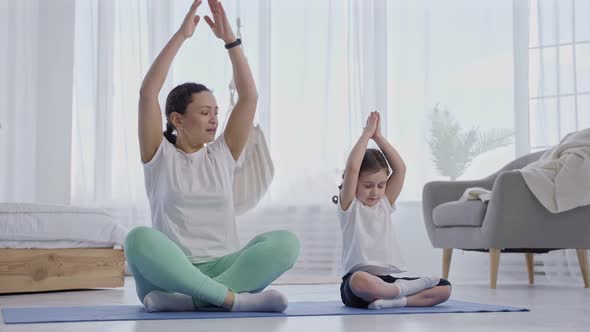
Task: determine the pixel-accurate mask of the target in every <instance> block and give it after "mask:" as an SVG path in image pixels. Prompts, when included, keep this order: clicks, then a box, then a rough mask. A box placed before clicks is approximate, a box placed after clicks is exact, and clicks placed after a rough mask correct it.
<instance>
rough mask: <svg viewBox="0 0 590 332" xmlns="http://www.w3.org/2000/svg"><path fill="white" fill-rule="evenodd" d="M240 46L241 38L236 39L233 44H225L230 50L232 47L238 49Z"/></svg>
mask: <svg viewBox="0 0 590 332" xmlns="http://www.w3.org/2000/svg"><path fill="white" fill-rule="evenodd" d="M238 45H242V40H241V39H240V38H238V39H236V41H235V42H231V43H229V44H225V49H227V50H229V49H230V48H232V47H236V46H238Z"/></svg>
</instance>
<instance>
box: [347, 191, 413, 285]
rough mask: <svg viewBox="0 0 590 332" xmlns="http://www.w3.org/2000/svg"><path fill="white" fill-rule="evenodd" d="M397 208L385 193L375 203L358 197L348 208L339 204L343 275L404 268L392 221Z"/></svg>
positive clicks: (392, 270) (395, 270) (375, 273)
mask: <svg viewBox="0 0 590 332" xmlns="http://www.w3.org/2000/svg"><path fill="white" fill-rule="evenodd" d="M394 211H395V207H394V206H391V204H390V203H389V200H388V199H387V197H386V196H384V197H383V198H382V199H381V200H379V202H377V204H375V205H373V206H367V205H364V204H363V203H362V202H361V201H359V200H358V199H357V198H356V197H355V198H354V199H353V200H352V203H351V204H350V206H349V207H348V210H346V211H344V210H342V206H341V205H340V202H339V203H338V217H339V220H340V228H341V230H342V265H343V270H344V274H348V273H353V272H357V271H364V272H368V273H371V274H373V275H389V274H392V273H400V272H404V271H405V263H404V260H403V258H402V255H401V252H400V249H399V244H398V241H397V238H396V236H395V231H394V227H393V223H392V220H391V215H392V213H393V212H394Z"/></svg>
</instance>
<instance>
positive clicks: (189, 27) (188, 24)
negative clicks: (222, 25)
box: [178, 0, 203, 38]
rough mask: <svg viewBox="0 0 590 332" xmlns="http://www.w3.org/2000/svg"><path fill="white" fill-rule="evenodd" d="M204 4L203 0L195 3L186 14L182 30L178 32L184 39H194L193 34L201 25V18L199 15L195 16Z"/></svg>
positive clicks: (196, 0)
mask: <svg viewBox="0 0 590 332" xmlns="http://www.w3.org/2000/svg"><path fill="white" fill-rule="evenodd" d="M202 2H203V1H202V0H195V1H193V4H192V5H191V8H190V9H189V11H188V13H186V16H185V17H184V20H183V21H182V25H181V26H180V29H178V32H179V33H180V34H181V35H182V36H183V37H184V38H190V37H192V35H193V33H194V32H195V29H196V28H197V24H199V21H200V20H201V17H200V16H199V15H195V13H196V12H197V8H199V6H200V5H201V3H202Z"/></svg>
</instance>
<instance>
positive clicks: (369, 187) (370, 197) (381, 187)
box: [356, 169, 387, 206]
mask: <svg viewBox="0 0 590 332" xmlns="http://www.w3.org/2000/svg"><path fill="white" fill-rule="evenodd" d="M386 183H387V171H386V170H384V169H382V170H380V171H378V172H361V173H360V174H359V181H358V183H357V186H356V198H357V199H358V200H359V201H361V202H362V203H363V204H365V205H367V206H373V205H375V204H377V203H378V202H379V200H380V199H381V198H383V196H384V195H385V185H386Z"/></svg>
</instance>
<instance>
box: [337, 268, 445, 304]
mask: <svg viewBox="0 0 590 332" xmlns="http://www.w3.org/2000/svg"><path fill="white" fill-rule="evenodd" d="M350 277H352V273H349V274H347V275H345V276H344V277H342V283H341V284H340V298H341V299H342V303H344V305H345V306H347V307H353V308H363V309H366V308H367V307H368V306H369V302H367V301H365V300H363V299H361V298H360V297H358V296H356V295H355V294H354V293H353V292H352V289H350ZM376 277H377V278H381V280H383V281H385V282H387V283H390V284H393V283H394V282H395V281H396V280H398V279H403V280H416V279H418V278H396V277H392V276H376ZM436 286H451V283H450V282H449V281H448V280H446V279H443V278H441V279H440V281H439V282H438V284H437V285H436Z"/></svg>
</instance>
